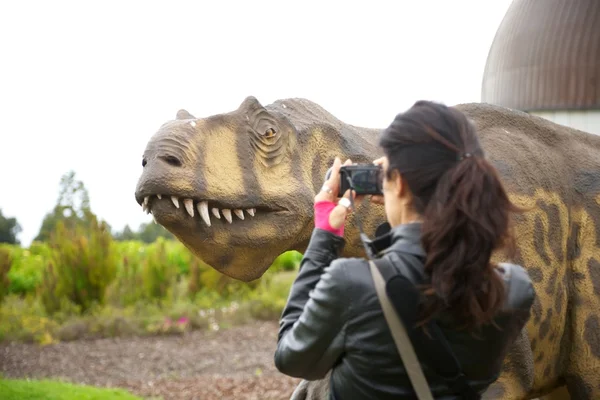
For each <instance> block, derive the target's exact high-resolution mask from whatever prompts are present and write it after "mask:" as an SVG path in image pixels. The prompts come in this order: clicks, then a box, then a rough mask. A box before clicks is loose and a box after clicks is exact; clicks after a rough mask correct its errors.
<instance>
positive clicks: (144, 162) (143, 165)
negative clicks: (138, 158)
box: [142, 158, 148, 167]
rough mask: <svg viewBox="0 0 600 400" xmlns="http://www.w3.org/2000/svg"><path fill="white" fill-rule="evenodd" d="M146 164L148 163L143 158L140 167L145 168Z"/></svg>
mask: <svg viewBox="0 0 600 400" xmlns="http://www.w3.org/2000/svg"><path fill="white" fill-rule="evenodd" d="M146 164H148V161H146V159H145V158H144V159H142V167H145V166H146Z"/></svg>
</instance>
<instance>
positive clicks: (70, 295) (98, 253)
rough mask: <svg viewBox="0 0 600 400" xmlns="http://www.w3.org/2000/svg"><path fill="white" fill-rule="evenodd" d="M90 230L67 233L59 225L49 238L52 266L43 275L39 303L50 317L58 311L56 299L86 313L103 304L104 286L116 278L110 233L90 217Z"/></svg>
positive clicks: (61, 224) (80, 229) (93, 217)
mask: <svg viewBox="0 0 600 400" xmlns="http://www.w3.org/2000/svg"><path fill="white" fill-rule="evenodd" d="M89 218H90V224H89V228H88V229H86V230H85V231H84V230H83V228H82V227H81V226H73V227H71V228H69V229H67V228H66V227H65V225H64V224H63V223H62V221H59V223H58V224H57V228H56V231H55V232H54V233H53V234H52V235H51V237H50V248H51V249H52V262H51V263H49V264H48V267H47V268H46V270H45V271H44V273H43V280H42V285H41V292H42V300H43V302H44V306H45V307H46V310H47V311H48V312H49V313H54V312H56V311H58V310H60V308H61V303H60V302H59V301H58V299H65V300H67V301H68V302H72V303H73V304H75V305H77V306H79V307H81V310H82V311H86V310H87V309H89V308H90V307H91V306H92V305H93V304H96V303H97V304H103V303H104V296H105V292H106V288H107V286H108V285H109V284H110V283H111V282H112V280H113V279H114V278H115V276H116V265H117V263H116V258H115V253H114V251H113V241H112V236H111V234H110V231H109V230H108V229H107V226H106V224H105V223H104V222H98V220H97V219H96V217H95V216H93V215H90V216H89Z"/></svg>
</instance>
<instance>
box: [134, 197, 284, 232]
mask: <svg viewBox="0 0 600 400" xmlns="http://www.w3.org/2000/svg"><path fill="white" fill-rule="evenodd" d="M235 203H238V204H235ZM239 203H240V202H237V201H236V202H227V201H223V200H203V199H194V198H184V199H180V198H179V197H178V196H167V195H160V194H157V195H147V196H144V198H143V201H142V202H141V206H142V210H143V211H144V212H146V213H147V214H150V213H151V212H152V211H153V209H154V208H155V207H157V206H159V207H158V208H160V209H161V210H164V209H165V208H164V207H165V206H169V207H170V208H172V211H176V210H181V211H180V212H181V213H182V215H183V216H186V217H189V218H196V217H197V216H199V218H200V219H201V220H202V221H204V223H205V224H206V225H207V226H211V225H212V222H213V221H212V220H211V217H213V218H216V219H219V220H220V219H221V218H224V219H225V221H227V222H228V223H230V224H231V223H233V220H234V216H235V217H236V218H235V219H238V220H245V219H246V218H247V217H249V218H254V217H255V216H256V215H257V214H261V213H275V212H279V211H285V210H283V209H282V208H279V207H277V206H265V205H246V206H244V205H243V204H239ZM241 203H243V201H242V202H241ZM153 217H154V214H153ZM154 222H156V218H155V219H154Z"/></svg>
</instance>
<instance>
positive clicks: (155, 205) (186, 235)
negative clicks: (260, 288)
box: [137, 194, 310, 281]
mask: <svg viewBox="0 0 600 400" xmlns="http://www.w3.org/2000/svg"><path fill="white" fill-rule="evenodd" d="M137 201H138V204H141V207H142V209H143V210H144V212H146V213H152V215H153V217H154V220H155V222H156V223H158V224H160V225H162V226H163V227H165V228H166V229H167V230H168V231H170V232H171V233H173V234H174V235H175V236H176V237H177V239H178V240H179V241H181V242H182V243H183V244H184V245H185V246H186V247H187V248H188V249H189V250H190V251H191V252H192V253H193V254H195V255H196V256H197V257H198V258H200V259H202V260H203V261H204V262H206V263H207V264H209V265H210V266H211V267H213V268H214V269H216V270H217V271H219V272H221V273H223V274H225V275H228V276H230V277H232V278H234V279H239V280H242V281H250V280H253V279H256V278H259V277H260V276H261V275H262V274H263V273H264V272H265V271H266V270H267V269H268V268H269V266H270V265H271V264H272V262H273V261H274V260H275V258H276V257H277V256H279V255H280V254H281V253H283V252H285V251H286V250H288V249H290V248H293V247H294V245H295V242H296V241H297V240H298V238H299V236H300V233H301V231H302V230H303V228H304V225H305V224H302V223H299V222H300V221H299V220H302V219H304V218H302V217H303V216H302V215H299V214H298V212H297V211H291V210H289V209H287V208H285V207H282V206H279V205H275V204H273V205H265V204H244V202H245V201H246V202H247V200H244V199H240V200H224V199H202V198H200V197H198V198H195V197H194V196H187V197H185V198H181V197H177V196H171V195H152V194H144V195H140V196H139V197H138V200H137ZM300 214H303V213H302V212H301V213H300ZM306 217H307V220H308V221H309V219H308V218H310V216H306ZM234 249H235V251H234Z"/></svg>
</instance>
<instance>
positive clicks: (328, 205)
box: [315, 157, 352, 236]
mask: <svg viewBox="0 0 600 400" xmlns="http://www.w3.org/2000/svg"><path fill="white" fill-rule="evenodd" d="M351 164H352V161H351V160H346V162H344V164H343V165H351ZM341 166H342V161H341V160H340V159H339V157H336V158H335V160H334V162H333V167H332V168H331V175H330V176H329V179H328V180H327V181H325V183H323V186H322V187H321V190H320V191H319V193H317V195H316V196H315V226H317V227H319V228H323V229H325V230H328V231H331V232H334V233H336V234H338V235H340V236H343V228H344V223H345V222H346V217H347V216H348V214H349V213H350V190H347V191H346V193H344V195H343V196H342V198H340V199H338V197H337V196H338V191H339V188H340V167H341Z"/></svg>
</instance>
